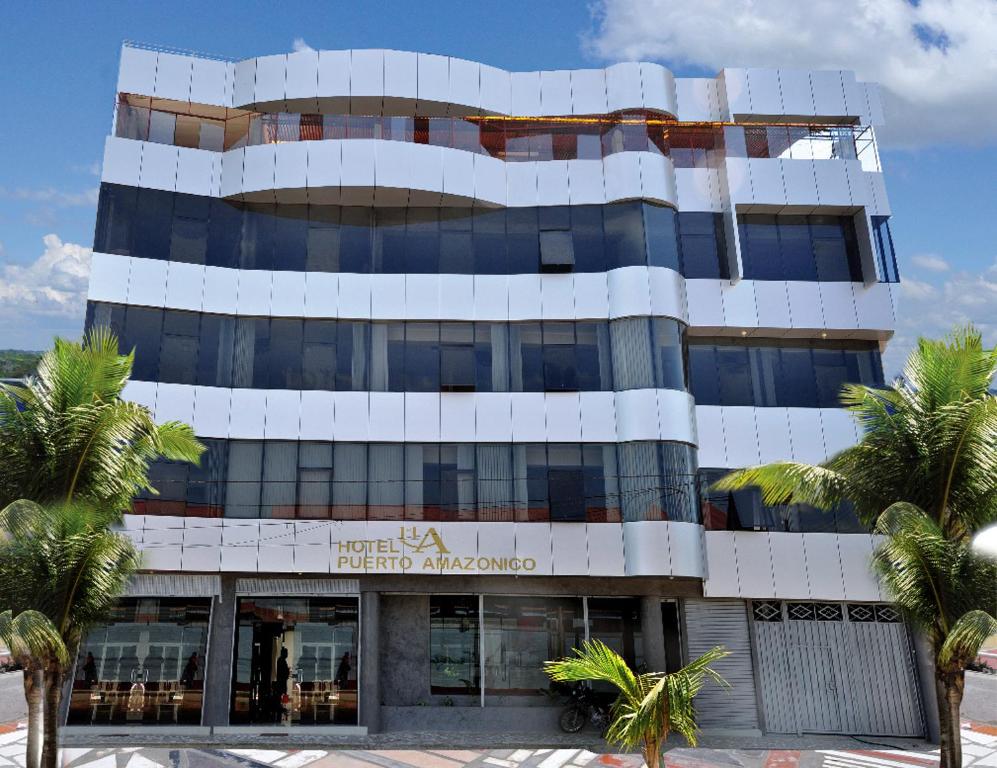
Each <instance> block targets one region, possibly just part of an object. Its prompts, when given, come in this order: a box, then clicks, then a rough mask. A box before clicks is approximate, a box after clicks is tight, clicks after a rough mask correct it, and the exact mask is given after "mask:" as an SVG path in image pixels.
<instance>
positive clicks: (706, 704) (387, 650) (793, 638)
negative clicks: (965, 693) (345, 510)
mask: <svg viewBox="0 0 997 768" xmlns="http://www.w3.org/2000/svg"><path fill="white" fill-rule="evenodd" d="M593 638H596V639H599V640H602V641H603V642H605V643H607V644H608V645H609V646H610V647H612V648H614V649H615V650H617V651H618V652H619V653H620V654H621V655H622V656H623V657H624V658H625V659H626V660H627V662H628V664H630V665H631V666H632V667H633V668H634V669H638V670H662V671H671V670H674V669H677V668H678V667H679V666H681V665H682V664H683V663H684V662H685V661H687V660H689V659H691V658H695V657H696V656H698V655H699V654H701V653H703V652H705V651H706V650H708V649H709V648H712V647H713V646H716V645H723V646H725V647H726V648H727V649H728V650H729V651H730V652H731V653H730V655H729V656H728V657H727V658H725V659H724V660H722V661H721V662H720V663H719V664H718V669H719V671H720V672H721V674H722V675H723V676H724V677H725V679H726V680H727V681H728V682H729V683H730V687H729V688H726V689H725V688H721V687H719V686H716V685H712V684H711V685H708V686H707V687H706V688H705V689H704V690H703V692H702V693H701V695H700V697H699V698H698V699H697V708H698V711H699V719H700V725H701V726H702V727H703V728H704V729H708V730H722V731H725V732H728V733H741V734H761V733H783V734H788V733H795V734H801V733H832V734H833V733H845V734H848V733H851V734H865V735H880V736H896V737H915V738H916V737H920V736H922V735H923V733H924V727H923V714H922V710H923V707H922V704H921V700H920V697H919V694H918V682H917V674H916V665H915V663H914V657H913V652H912V649H911V644H910V641H909V638H908V635H907V632H906V629H905V627H904V625H903V624H902V623H901V622H900V621H899V617H898V616H897V615H896V613H895V612H894V611H893V609H892V608H891V607H890V606H888V605H885V604H879V603H844V602H841V603H815V602H779V601H755V602H751V601H745V600H733V599H725V600H718V599H714V600H710V599H704V598H703V597H702V596H701V589H700V583H699V582H698V581H696V580H693V579H680V578H668V577H641V578H593V577H540V576H536V577H516V576H484V575H478V576H443V575H440V576H425V575H411V574H407V575H387V574H386V575H369V576H363V577H360V578H355V579H354V578H346V579H337V578H294V577H286V576H282V577H275V578H267V577H263V576H253V577H240V576H237V575H224V576H217V575H215V576H197V575H175V576H169V575H155V574H148V575H142V576H140V577H138V578H137V579H136V580H135V582H134V583H133V585H132V587H131V590H130V593H129V595H128V596H127V597H125V598H124V599H123V600H122V601H121V603H120V604H119V606H118V608H117V609H116V611H115V613H114V614H113V615H112V616H111V618H110V620H109V621H108V622H107V624H105V625H102V626H100V627H97V628H95V629H94V630H93V631H92V632H91V633H90V635H89V636H88V637H87V638H86V640H85V642H84V643H83V645H82V646H81V648H80V654H79V658H78V660H77V665H76V672H75V676H74V681H73V686H72V692H71V695H70V696H69V701H68V707H67V724H68V725H69V726H70V733H72V732H74V731H76V730H77V729H78V728H80V727H82V728H90V729H93V728H95V727H96V728H101V729H108V730H109V731H110V730H115V729H116V730H118V731H122V730H132V729H136V730H139V729H141V730H144V729H153V728H170V729H174V730H176V731H177V732H180V731H181V730H184V729H186V730H187V731H188V732H190V733H196V732H205V731H207V730H208V729H211V730H213V732H216V733H217V732H224V731H229V732H231V733H248V732H252V733H260V734H267V733H286V731H287V729H292V730H297V729H301V730H302V732H304V731H305V730H311V731H314V732H328V733H329V734H330V735H333V734H335V733H340V734H346V733H355V734H362V733H391V732H400V731H407V732H411V731H426V732H441V733H443V732H454V731H473V732H496V733H500V732H513V731H515V732H535V733H549V732H554V731H556V730H557V718H558V715H559V713H560V711H561V709H562V707H563V703H564V702H563V699H560V698H559V697H558V696H557V695H556V693H555V692H554V691H552V690H551V686H550V681H549V680H548V679H547V677H546V675H545V674H544V672H543V662H544V661H547V660H549V659H555V658H559V657H562V656H565V655H568V654H570V653H571V651H572V649H573V648H577V647H579V646H580V645H581V644H582V643H583V642H584V641H585V640H587V639H593Z"/></svg>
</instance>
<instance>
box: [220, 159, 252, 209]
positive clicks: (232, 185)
mask: <svg viewBox="0 0 997 768" xmlns="http://www.w3.org/2000/svg"><path fill="white" fill-rule="evenodd" d="M245 164H246V150H245V149H230V150H229V151H228V152H225V153H223V154H222V165H221V170H222V178H221V184H219V185H218V191H219V194H220V195H221V196H222V197H238V196H240V195H241V194H242V172H243V170H244V168H245Z"/></svg>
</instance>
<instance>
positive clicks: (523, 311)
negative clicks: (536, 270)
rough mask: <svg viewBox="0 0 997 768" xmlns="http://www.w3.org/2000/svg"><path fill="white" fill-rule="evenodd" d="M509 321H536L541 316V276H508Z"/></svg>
mask: <svg viewBox="0 0 997 768" xmlns="http://www.w3.org/2000/svg"><path fill="white" fill-rule="evenodd" d="M508 281H509V319H510V320H536V319H537V318H538V317H540V316H541V313H542V305H541V298H540V296H541V294H540V286H541V276H540V275H509V277H508Z"/></svg>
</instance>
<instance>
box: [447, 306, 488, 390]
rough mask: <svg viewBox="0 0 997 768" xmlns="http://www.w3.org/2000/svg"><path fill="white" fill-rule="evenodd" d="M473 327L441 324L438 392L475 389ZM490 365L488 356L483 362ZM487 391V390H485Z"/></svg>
mask: <svg viewBox="0 0 997 768" xmlns="http://www.w3.org/2000/svg"><path fill="white" fill-rule="evenodd" d="M474 334H475V328H474V325H472V324H470V323H443V324H442V326H441V328H440V387H439V388H440V390H442V391H443V392H473V391H474V390H475V388H476V382H477V378H478V377H477V375H476V371H475V351H474ZM483 362H486V363H488V364H489V366H490V363H491V360H490V356H489V358H488V359H487V360H485V361H483ZM485 391H487V389H486V390H485Z"/></svg>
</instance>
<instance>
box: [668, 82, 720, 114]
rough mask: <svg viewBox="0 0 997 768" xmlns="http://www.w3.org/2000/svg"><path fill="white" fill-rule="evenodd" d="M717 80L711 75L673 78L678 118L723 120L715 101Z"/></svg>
mask: <svg viewBox="0 0 997 768" xmlns="http://www.w3.org/2000/svg"><path fill="white" fill-rule="evenodd" d="M717 85H718V83H717V81H716V80H715V79H714V78H712V77H680V78H677V79H676V80H675V99H676V102H677V108H678V113H677V114H676V117H678V119H679V120H686V121H697V122H708V121H714V120H723V115H722V114H721V113H720V110H719V104H718V103H717V98H718V96H717Z"/></svg>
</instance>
